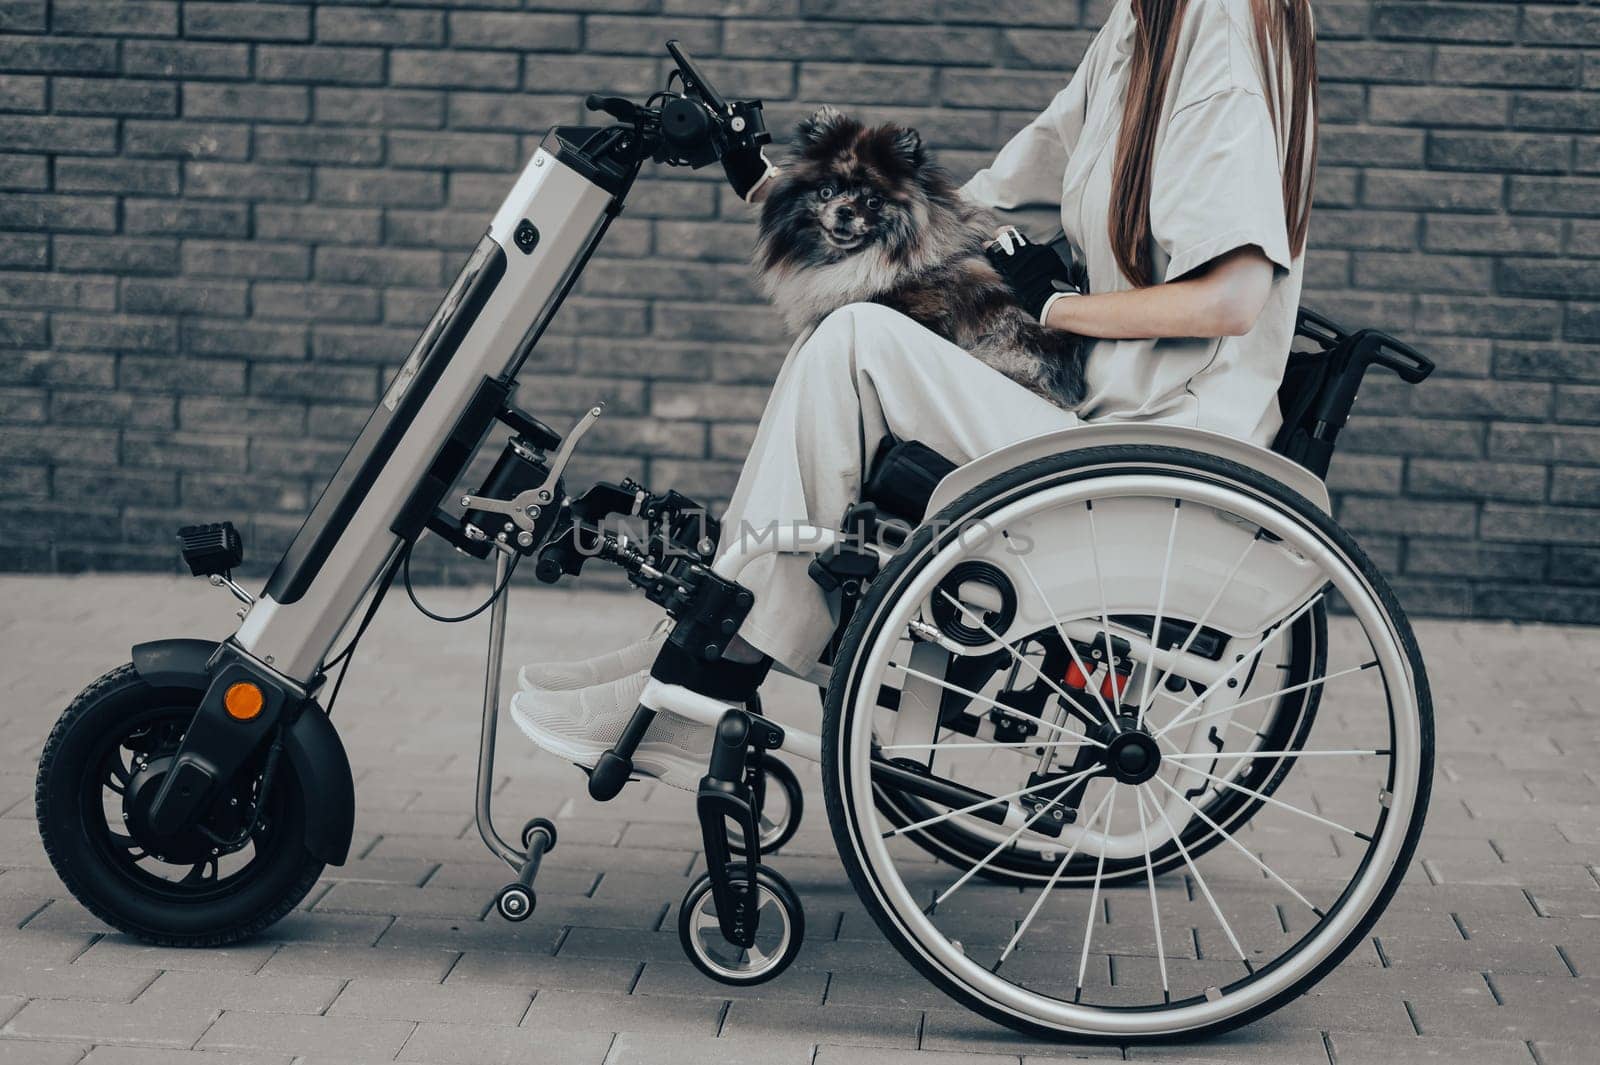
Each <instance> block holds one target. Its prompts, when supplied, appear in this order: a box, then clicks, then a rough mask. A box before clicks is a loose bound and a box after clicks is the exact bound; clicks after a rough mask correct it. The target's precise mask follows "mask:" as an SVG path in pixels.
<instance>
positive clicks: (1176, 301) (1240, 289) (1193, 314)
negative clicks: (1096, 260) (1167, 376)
mask: <svg viewBox="0 0 1600 1065" xmlns="http://www.w3.org/2000/svg"><path fill="white" fill-rule="evenodd" d="M1276 269H1277V267H1275V266H1274V265H1273V264H1272V260H1271V259H1268V258H1267V256H1266V254H1265V253H1264V252H1263V251H1262V250H1261V249H1260V248H1258V247H1256V246H1255V245H1253V244H1252V245H1249V246H1247V247H1243V248H1237V249H1235V250H1233V251H1231V252H1228V253H1227V254H1226V255H1223V256H1220V257H1218V258H1216V259H1213V260H1211V262H1210V263H1208V264H1206V265H1205V266H1203V267H1201V268H1200V269H1199V270H1196V271H1194V272H1192V273H1190V274H1188V275H1187V276H1185V277H1182V278H1179V279H1178V280H1176V281H1168V282H1166V283H1164V284H1160V285H1150V286H1148V287H1146V288H1136V289H1130V290H1128V291H1125V292H1104V293H1100V294H1090V295H1084V296H1074V297H1073V298H1072V299H1063V300H1056V301H1055V302H1054V303H1053V304H1051V306H1050V308H1049V313H1048V314H1047V315H1046V317H1045V319H1044V324H1045V325H1048V326H1050V327H1051V328H1054V329H1065V330H1067V331H1068V332H1072V333H1077V334H1078V335H1079V336H1086V337H1099V338H1104V339H1108V340H1125V339H1146V338H1155V337H1227V336H1243V335H1244V334H1246V333H1248V332H1250V330H1252V329H1254V328H1255V325H1256V319H1257V318H1259V317H1260V316H1261V309H1262V308H1263V307H1265V306H1266V305H1267V297H1268V296H1269V295H1271V293H1272V276H1273V271H1275V270H1276Z"/></svg>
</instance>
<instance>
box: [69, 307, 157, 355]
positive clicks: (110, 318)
mask: <svg viewBox="0 0 1600 1065" xmlns="http://www.w3.org/2000/svg"><path fill="white" fill-rule="evenodd" d="M50 329H51V336H52V338H53V339H54V341H55V344H56V346H57V347H60V348H63V349H65V350H68V351H171V350H172V349H173V348H174V347H176V346H177V329H176V327H175V326H174V324H173V323H172V322H171V321H170V320H169V319H166V318H159V317H145V316H137V315H107V316H104V317H87V316H83V315H68V314H57V315H55V316H54V317H53V318H52V319H51V322H50Z"/></svg>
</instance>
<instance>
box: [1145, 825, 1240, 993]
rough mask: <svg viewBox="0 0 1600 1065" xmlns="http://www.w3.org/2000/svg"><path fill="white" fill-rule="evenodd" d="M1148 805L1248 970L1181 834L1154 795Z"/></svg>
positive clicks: (1238, 946) (1233, 937) (1238, 947)
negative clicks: (1154, 811) (1175, 847)
mask: <svg viewBox="0 0 1600 1065" xmlns="http://www.w3.org/2000/svg"><path fill="white" fill-rule="evenodd" d="M1150 805H1151V806H1154V807H1155V808H1156V813H1158V814H1160V815H1161V821H1162V823H1163V824H1165V825H1166V826H1167V831H1168V832H1170V833H1172V842H1173V843H1174V844H1176V845H1177V848H1178V853H1179V854H1181V855H1183V864H1184V865H1186V866H1188V868H1189V872H1190V873H1191V874H1193V876H1194V882H1195V886H1196V887H1198V888H1199V889H1200V894H1202V895H1204V896H1205V898H1206V904H1207V905H1209V906H1210V907H1211V912H1212V913H1214V914H1216V915H1217V923H1218V924H1219V925H1221V926H1222V933H1223V935H1225V936H1227V937H1228V943H1229V944H1230V945H1232V947H1233V949H1234V950H1235V951H1237V952H1238V954H1239V960H1240V961H1242V962H1244V964H1245V967H1246V968H1249V967H1250V959H1249V958H1247V957H1246V956H1245V953H1244V948H1243V947H1241V946H1240V945H1239V937H1238V936H1235V935H1234V934H1233V928H1232V927H1231V926H1229V924H1228V919H1227V918H1226V917H1224V916H1222V907H1220V906H1218V905H1217V900H1216V899H1214V898H1212V896H1211V889H1210V888H1209V887H1207V886H1206V879H1205V877H1203V876H1201V875H1200V869H1199V867H1197V866H1196V865H1195V864H1194V859H1193V858H1191V857H1190V856H1189V848H1188V847H1185V846H1184V845H1183V835H1182V833H1180V832H1179V831H1178V829H1177V828H1176V827H1175V826H1174V825H1173V823H1172V818H1170V817H1168V816H1167V809H1166V807H1165V806H1163V805H1162V804H1161V803H1159V802H1157V801H1156V798H1155V796H1154V795H1152V796H1151V797H1150Z"/></svg>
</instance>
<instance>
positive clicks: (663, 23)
mask: <svg viewBox="0 0 1600 1065" xmlns="http://www.w3.org/2000/svg"><path fill="white" fill-rule="evenodd" d="M674 38H675V39H677V40H678V41H679V42H680V43H681V44H682V45H683V47H684V50H685V51H687V52H688V53H689V54H690V55H692V56H694V57H695V58H696V59H699V58H700V57H701V56H714V55H717V54H718V53H719V52H720V51H721V49H720V47H719V41H718V26H717V23H716V22H714V21H713V20H711V19H689V18H653V17H649V16H644V17H637V16H635V17H628V18H622V17H618V16H614V15H592V16H590V17H589V18H588V19H587V20H586V21H585V23H584V38H583V45H584V48H585V49H586V50H588V51H591V52H599V53H602V54H606V53H611V54H617V53H621V54H630V55H646V56H652V57H654V56H658V55H660V54H661V42H662V41H666V40H671V39H674Z"/></svg>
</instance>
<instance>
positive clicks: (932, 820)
mask: <svg viewBox="0 0 1600 1065" xmlns="http://www.w3.org/2000/svg"><path fill="white" fill-rule="evenodd" d="M1099 770H1100V767H1099V766H1093V767H1091V768H1089V769H1085V770H1084V771H1083V772H1082V773H1077V774H1074V775H1072V776H1070V777H1065V778H1060V779H1055V780H1041V781H1040V782H1039V783H1037V784H1031V785H1029V786H1028V787H1026V788H1018V789H1017V790H1016V791H1009V792H1007V793H1006V794H1004V795H996V796H994V797H993V798H989V799H984V800H983V801H982V802H975V803H973V804H972V805H971V806H963V807H961V809H959V810H950V811H948V812H946V813H942V814H937V815H935V816H933V817H929V818H927V819H925V820H922V821H918V822H916V823H915V824H910V825H903V826H901V827H900V828H896V829H893V830H892V831H889V832H885V833H884V834H883V838H884V839H889V838H891V837H893V836H903V835H905V834H906V833H907V832H915V831H917V830H918V829H919V828H927V827H928V826H929V825H937V824H939V823H940V822H941V821H948V820H950V819H951V818H952V817H960V816H961V815H962V814H970V813H971V812H972V811H974V810H981V809H983V808H984V807H985V806H993V805H994V804H995V803H997V802H1010V801H1011V800H1012V799H1015V798H1018V797H1020V796H1023V795H1032V794H1033V793H1034V792H1036V791H1043V790H1044V789H1046V788H1054V787H1059V786H1060V785H1062V784H1066V783H1072V782H1074V781H1076V780H1079V779H1081V778H1082V777H1084V776H1087V775H1088V774H1090V773H1096V772H1099Z"/></svg>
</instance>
